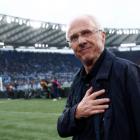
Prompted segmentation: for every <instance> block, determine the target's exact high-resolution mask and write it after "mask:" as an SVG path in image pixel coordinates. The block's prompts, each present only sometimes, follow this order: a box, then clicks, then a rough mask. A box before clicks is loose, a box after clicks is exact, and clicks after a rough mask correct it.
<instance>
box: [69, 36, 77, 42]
mask: <svg viewBox="0 0 140 140" xmlns="http://www.w3.org/2000/svg"><path fill="white" fill-rule="evenodd" d="M77 39H78V36H77V35H75V36H72V37H71V38H70V40H71V41H76V40H77Z"/></svg>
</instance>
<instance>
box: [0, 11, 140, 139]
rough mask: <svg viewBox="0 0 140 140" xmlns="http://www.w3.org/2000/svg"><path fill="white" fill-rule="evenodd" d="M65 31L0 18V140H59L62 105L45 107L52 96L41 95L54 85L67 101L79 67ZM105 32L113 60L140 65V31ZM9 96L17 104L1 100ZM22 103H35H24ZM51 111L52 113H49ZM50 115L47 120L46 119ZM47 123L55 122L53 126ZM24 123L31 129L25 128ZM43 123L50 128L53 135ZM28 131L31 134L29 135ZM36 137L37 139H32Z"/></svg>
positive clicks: (48, 24) (60, 26)
mask: <svg viewBox="0 0 140 140" xmlns="http://www.w3.org/2000/svg"><path fill="white" fill-rule="evenodd" d="M65 28H66V26H65V25H64V24H59V23H52V22H43V21H37V20H32V19H26V18H20V17H13V16H10V15H3V14H0V98H1V100H0V105H1V109H2V110H1V111H0V116H1V119H0V120H1V121H0V124H1V126H2V127H1V130H0V136H2V140H16V139H17V140H47V139H48V140H59V139H61V138H59V137H58V135H57V132H56V126H55V125H56V120H57V117H58V115H59V114H60V112H61V111H62V109H63V106H64V102H65V99H62V100H60V101H59V103H60V104H59V103H57V102H51V99H48V101H46V98H51V97H52V96H51V97H49V96H46V94H48V91H45V92H46V93H45V92H44V89H43V88H42V86H41V84H40V82H41V80H46V81H47V82H48V83H47V84H48V86H49V87H50V91H49V92H53V91H52V80H54V79H57V81H58V83H59V85H60V87H59V88H60V89H59V97H61V98H63V97H66V96H67V94H68V93H69V87H70V85H71V82H72V80H73V77H74V74H75V73H76V71H77V70H78V69H79V67H80V65H81V64H80V62H79V61H78V60H77V59H76V58H75V56H74V55H73V53H72V50H71V49H70V48H69V46H68V44H67V42H66V40H65ZM105 32H106V34H107V36H106V48H107V49H109V50H110V51H112V52H113V53H115V54H116V55H117V56H120V57H122V58H126V59H129V60H131V61H133V62H134V63H137V64H138V65H140V29H139V28H105ZM8 92H11V93H10V94H12V96H11V98H12V99H18V100H10V101H9V100H5V99H7V98H9V97H8V94H9V93H8ZM57 97H58V96H57ZM37 98H38V100H36V99H37ZM25 99H34V100H30V102H27V100H25ZM40 99H41V100H40ZM36 104H37V105H36ZM5 105H6V106H5ZM49 105H51V107H49ZM48 107H49V108H48ZM11 108H12V109H11ZM53 109H55V110H54V112H53V113H52V112H51V111H52V110H53ZM47 111H48V112H47ZM49 111H50V112H49ZM43 113H44V114H43ZM45 113H46V114H45ZM55 113H56V114H55ZM37 114H38V115H37ZM48 114H49V115H50V116H51V117H50V116H49V117H50V119H49V118H48V116H47V115H48ZM34 115H36V116H34ZM40 115H41V116H42V115H44V118H42V117H43V116H42V117H39V116H40ZM23 116H24V117H23ZM52 116H53V118H52ZM19 117H21V119H19ZM45 118H47V120H46V119H45ZM42 119H43V120H44V122H42ZM51 119H54V120H53V121H52V122H51ZM23 120H24V121H23ZM45 120H46V121H45ZM13 121H14V122H13ZM28 121H30V122H31V123H32V125H30V124H28V123H29V122H28ZM21 122H22V125H21ZM34 123H35V124H36V126H34ZM44 123H46V126H44ZM47 123H49V124H50V123H52V128H53V129H52V128H51V125H50V126H48V125H47ZM27 124H28V125H27ZM19 125H20V126H19ZM25 125H27V126H28V127H25ZM34 127H38V129H37V128H34ZM41 127H42V128H41ZM48 127H49V128H48ZM40 129H41V131H39V130H40ZM5 130H6V131H5ZM18 130H19V131H20V132H19V131H18ZM31 130H32V131H33V132H34V133H32V134H31V133H29V132H30V131H31ZM44 130H46V132H45V131H44ZM37 131H38V132H39V134H38V133H35V132H37ZM16 132H18V134H16ZM23 132H24V133H23ZM21 133H23V134H21ZM50 133H51V134H50ZM49 134H50V135H49ZM6 135H7V136H6ZM26 135H27V137H25V136H26Z"/></svg>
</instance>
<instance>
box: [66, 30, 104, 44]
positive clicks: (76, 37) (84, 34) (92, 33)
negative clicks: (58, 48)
mask: <svg viewBox="0 0 140 140" xmlns="http://www.w3.org/2000/svg"><path fill="white" fill-rule="evenodd" d="M86 31H87V32H86ZM102 31H103V30H102V29H92V30H89V29H85V30H82V31H80V32H78V33H76V34H73V35H72V36H71V37H70V38H72V37H74V36H75V38H74V40H73V39H70V40H66V41H67V42H68V43H70V44H74V43H77V42H78V40H79V36H82V37H84V38H89V37H90V36H92V35H94V34H96V33H97V32H102ZM82 32H83V33H82ZM79 33H80V35H78V34H79ZM86 33H88V34H86ZM72 40H73V41H72Z"/></svg>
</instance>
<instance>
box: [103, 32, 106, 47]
mask: <svg viewBox="0 0 140 140" xmlns="http://www.w3.org/2000/svg"><path fill="white" fill-rule="evenodd" d="M105 40H106V33H105V32H104V31H103V32H102V42H103V44H105Z"/></svg>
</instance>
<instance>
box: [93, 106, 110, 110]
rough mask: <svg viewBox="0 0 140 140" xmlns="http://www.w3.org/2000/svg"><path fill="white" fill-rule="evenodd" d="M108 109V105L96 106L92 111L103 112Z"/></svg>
mask: <svg viewBox="0 0 140 140" xmlns="http://www.w3.org/2000/svg"><path fill="white" fill-rule="evenodd" d="M107 108H109V105H97V106H93V109H94V110H105V109H107Z"/></svg>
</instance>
